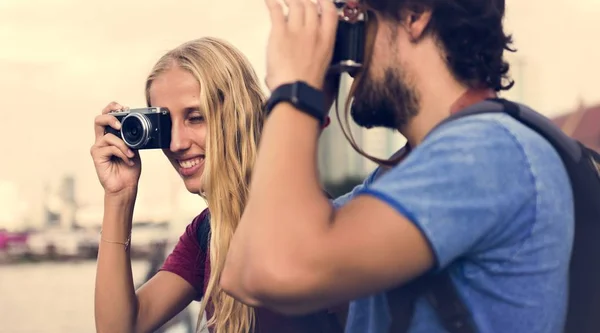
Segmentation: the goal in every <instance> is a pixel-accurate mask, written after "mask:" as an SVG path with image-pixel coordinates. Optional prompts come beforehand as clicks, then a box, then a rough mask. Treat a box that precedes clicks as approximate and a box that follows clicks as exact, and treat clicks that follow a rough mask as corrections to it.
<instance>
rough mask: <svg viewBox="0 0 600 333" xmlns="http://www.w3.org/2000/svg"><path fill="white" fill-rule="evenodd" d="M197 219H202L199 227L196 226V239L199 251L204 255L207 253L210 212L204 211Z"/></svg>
mask: <svg viewBox="0 0 600 333" xmlns="http://www.w3.org/2000/svg"><path fill="white" fill-rule="evenodd" d="M199 218H200V219H202V221H200V225H199V226H198V231H197V232H196V237H197V239H198V243H199V244H200V249H201V250H202V252H203V253H204V254H205V255H206V254H207V253H208V252H207V251H208V241H209V239H210V212H209V211H208V209H207V210H205V212H204V213H203V214H202V216H200V217H199Z"/></svg>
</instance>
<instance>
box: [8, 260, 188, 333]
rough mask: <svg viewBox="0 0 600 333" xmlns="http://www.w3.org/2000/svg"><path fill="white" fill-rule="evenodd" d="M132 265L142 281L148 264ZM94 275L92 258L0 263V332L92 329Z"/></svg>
mask: <svg viewBox="0 0 600 333" xmlns="http://www.w3.org/2000/svg"><path fill="white" fill-rule="evenodd" d="M132 268H133V278H134V281H135V283H136V284H137V283H141V282H143V279H144V277H145V274H146V270H147V269H148V264H147V263H146V262H145V261H134V262H133V263H132ZM95 275H96V263H95V262H94V261H85V262H66V263H37V264H22V265H13V266H0V333H65V332H77V333H85V332H90V333H93V332H95V331H96V329H95V326H94V283H95V282H94V280H95ZM195 305H196V304H194V305H192V306H191V307H192V308H194V309H196V307H195ZM197 311H198V310H196V311H194V312H193V314H194V318H195V314H196V313H197ZM173 332H175V330H173Z"/></svg>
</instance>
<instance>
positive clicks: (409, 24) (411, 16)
mask: <svg viewBox="0 0 600 333" xmlns="http://www.w3.org/2000/svg"><path fill="white" fill-rule="evenodd" d="M404 19H405V27H406V31H407V32H408V35H409V36H410V40H411V41H412V42H413V43H414V42H417V41H419V40H420V39H421V38H423V37H425V33H426V31H425V30H427V26H428V25H429V21H431V10H430V9H427V10H423V11H421V12H413V11H409V12H407V13H406V16H405V18H404Z"/></svg>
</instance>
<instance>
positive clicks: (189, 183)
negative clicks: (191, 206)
mask: <svg viewBox="0 0 600 333" xmlns="http://www.w3.org/2000/svg"><path fill="white" fill-rule="evenodd" d="M184 183H185V188H186V189H187V190H188V192H190V193H192V194H201V193H202V182H201V181H200V180H199V179H186V180H185V181H184Z"/></svg>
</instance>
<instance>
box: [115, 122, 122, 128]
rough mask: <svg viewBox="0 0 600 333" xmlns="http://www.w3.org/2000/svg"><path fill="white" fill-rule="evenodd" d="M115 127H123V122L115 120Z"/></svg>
mask: <svg viewBox="0 0 600 333" xmlns="http://www.w3.org/2000/svg"><path fill="white" fill-rule="evenodd" d="M115 128H116V129H121V123H120V122H119V121H118V120H116V121H115Z"/></svg>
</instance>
